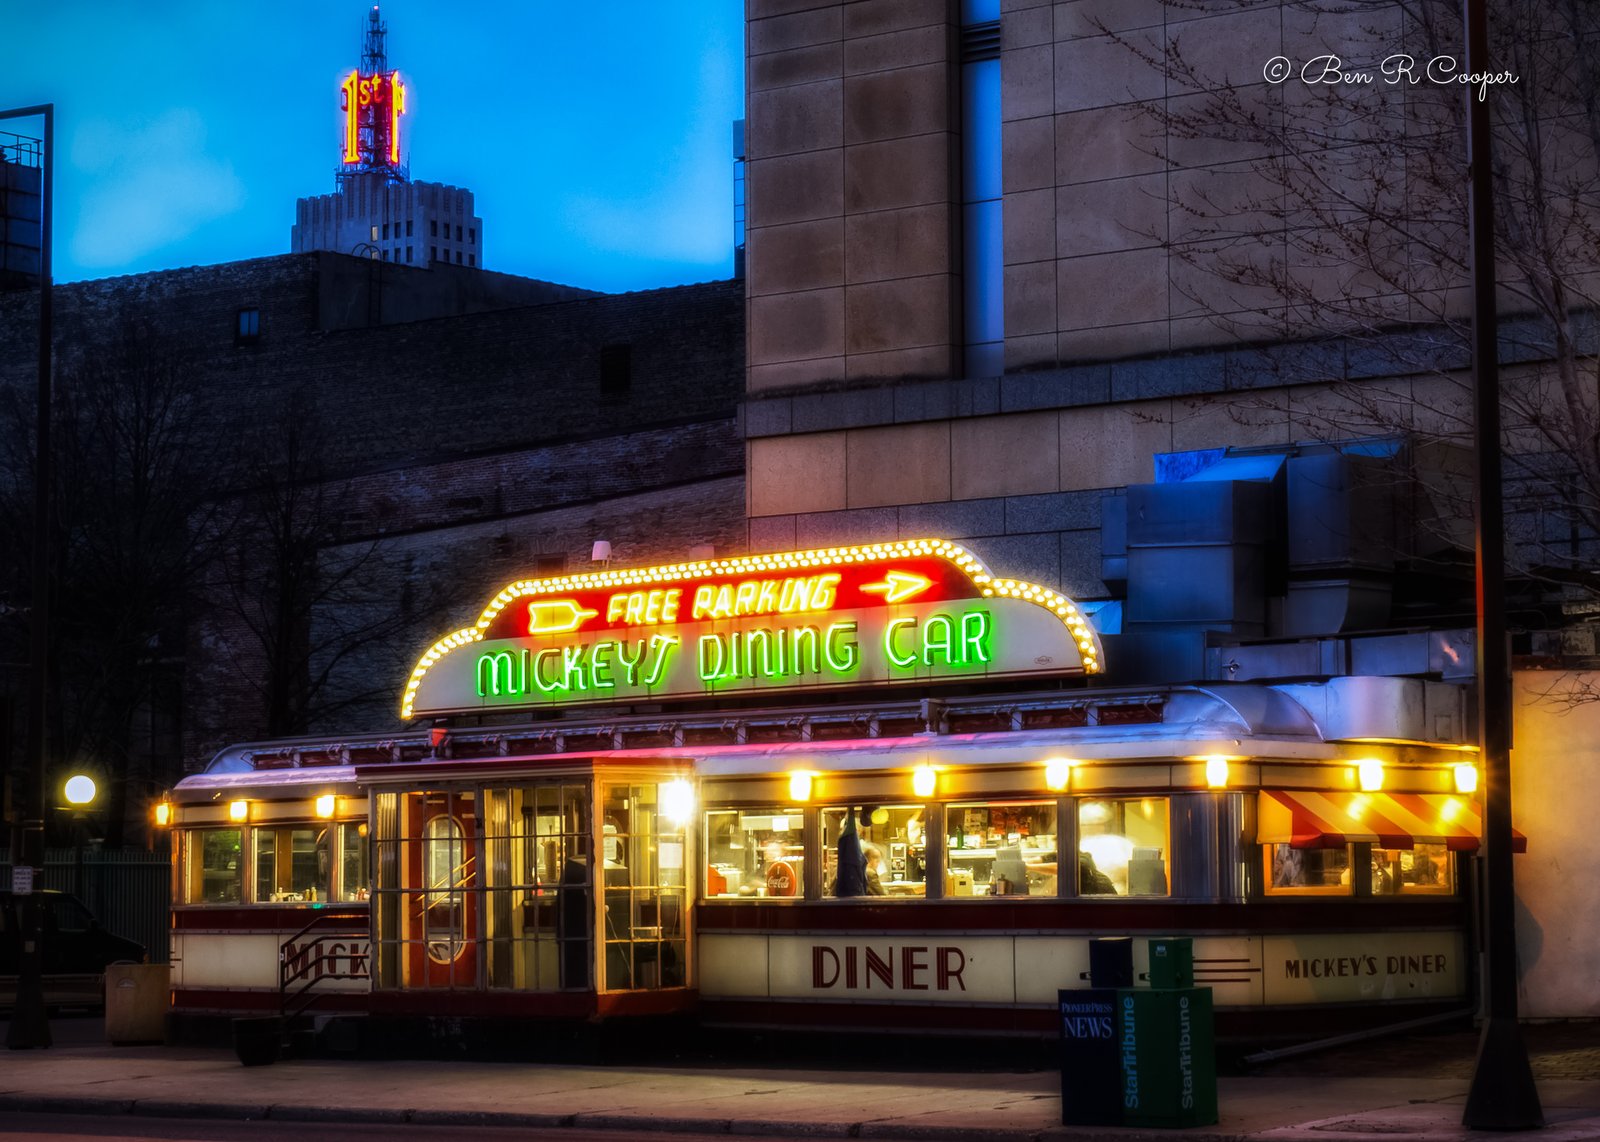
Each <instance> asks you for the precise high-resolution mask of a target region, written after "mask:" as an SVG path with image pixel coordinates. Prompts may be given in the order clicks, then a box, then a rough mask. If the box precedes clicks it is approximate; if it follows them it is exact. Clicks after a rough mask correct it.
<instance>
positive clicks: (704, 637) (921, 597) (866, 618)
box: [400, 539, 1104, 718]
mask: <svg viewBox="0 0 1600 1142" xmlns="http://www.w3.org/2000/svg"><path fill="white" fill-rule="evenodd" d="M1103 661H1104V660H1103V657H1102V654H1101V648H1100V640H1099V637H1098V636H1097V635H1096V633H1095V631H1094V628H1093V627H1091V626H1090V625H1089V623H1088V621H1087V620H1086V619H1085V618H1084V617H1083V615H1082V614H1081V613H1080V612H1079V610H1078V608H1077V606H1076V605H1075V604H1074V603H1073V602H1072V600H1070V599H1068V598H1066V597H1064V596H1062V595H1060V594H1058V593H1056V592H1055V591H1052V590H1050V589H1049V588H1048V587H1042V586H1039V585H1037V584H1034V583H1026V582H1022V581H1020V580H1015V579H1001V578H996V577H995V576H994V575H992V574H991V573H990V571H989V569H988V568H987V567H986V566H984V564H983V563H982V561H981V560H979V559H978V558H977V557H976V556H974V555H973V554H972V553H971V552H969V551H967V550H966V549H964V548H962V547H960V546H959V545H957V544H954V543H950V542H948V541H946V540H938V539H928V540H911V541H905V542H899V543H880V544H871V545H867V546H862V547H836V548H828V549H826V550H820V551H794V552H788V553H785V554H781V555H752V556H747V557H744V558H741V559H724V560H714V561H702V562H696V563H683V564H676V565H672V566H661V567H646V568H639V569H636V570H617V571H612V570H607V571H599V572H594V573H590V574H586V575H571V576H563V577H561V578H553V579H534V580H521V581H518V582H516V583H512V584H510V585H509V586H507V587H506V588H505V589H504V590H502V591H500V592H499V594H497V595H495V597H494V598H493V599H492V600H490V602H489V605H488V606H487V607H485V608H484V611H483V613H482V614H481V615H480V616H479V617H478V621H477V622H476V623H475V624H474V625H473V626H471V627H467V628H465V629H463V630H459V631H456V632H454V633H452V634H450V635H447V636H446V637H444V638H442V639H440V640H439V641H438V642H436V643H435V644H434V645H433V646H432V647H430V648H429V649H428V651H427V653H426V654H424V655H423V656H422V658H421V660H420V661H419V662H418V663H417V666H416V669H415V670H413V671H412V674H411V678H410V680H409V681H408V683H407V684H406V689H405V694H404V696H403V697H402V699H401V709H400V713H401V716H402V717H404V718H412V717H419V716H425V715H436V714H446V713H460V712H466V711H482V710H485V709H516V708H519V707H520V708H528V707H536V706H558V705H559V706H566V705H573V704H578V703H582V702H596V701H608V702H616V701H626V700H635V699H637V700H651V701H655V700H661V699H666V698H692V697H706V696H711V695H715V694H721V693H729V692H751V691H757V692H760V691H781V690H804V689H808V688H815V687H827V686H843V685H852V686H859V685H863V684H876V683H898V682H919V681H920V682H927V681H933V680H939V679H947V678H985V677H1010V676H1017V675H1026V674H1039V673H1063V672H1068V673H1088V674H1094V673H1098V672H1099V671H1101V670H1103V669H1104V666H1103Z"/></svg>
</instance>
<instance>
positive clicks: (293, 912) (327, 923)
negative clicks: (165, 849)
mask: <svg viewBox="0 0 1600 1142" xmlns="http://www.w3.org/2000/svg"><path fill="white" fill-rule="evenodd" d="M319 916H327V917H330V919H327V920H324V921H322V923H321V924H319V925H318V926H317V927H316V928H313V929H312V932H313V933H328V934H330V935H331V934H332V933H334V932H365V931H367V930H368V929H369V928H370V927H371V919H370V917H371V911H370V909H369V908H368V907H367V905H365V904H343V905H338V906H329V907H325V908H309V907H304V906H301V907H297V908H284V907H281V906H273V905H270V904H269V905H260V904H252V905H239V904H231V905H230V904H196V905H191V906H187V907H185V906H182V905H180V906H179V907H176V908H174V909H173V910H172V926H173V928H174V929H177V930H180V931H187V930H193V929H201V930H211V931H215V930H216V929H218V928H227V929H229V930H230V931H232V930H246V929H260V930H262V931H273V932H276V931H280V930H282V931H289V932H298V931H299V930H300V929H301V928H304V927H305V926H306V925H307V924H309V923H311V921H313V920H315V919H317V918H318V917H319ZM332 917H338V919H337V920H334V919H332Z"/></svg>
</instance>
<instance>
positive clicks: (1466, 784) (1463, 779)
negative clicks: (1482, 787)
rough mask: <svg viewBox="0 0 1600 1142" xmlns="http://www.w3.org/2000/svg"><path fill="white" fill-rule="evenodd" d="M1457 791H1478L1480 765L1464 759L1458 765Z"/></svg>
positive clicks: (1456, 771) (1456, 773)
mask: <svg viewBox="0 0 1600 1142" xmlns="http://www.w3.org/2000/svg"><path fill="white" fill-rule="evenodd" d="M1455 777H1456V792H1457V793H1476V792H1477V791H1478V767H1477V766H1476V765H1473V764H1472V763H1471V762H1470V761H1463V762H1462V763H1461V764H1460V765H1458V766H1456V770H1455Z"/></svg>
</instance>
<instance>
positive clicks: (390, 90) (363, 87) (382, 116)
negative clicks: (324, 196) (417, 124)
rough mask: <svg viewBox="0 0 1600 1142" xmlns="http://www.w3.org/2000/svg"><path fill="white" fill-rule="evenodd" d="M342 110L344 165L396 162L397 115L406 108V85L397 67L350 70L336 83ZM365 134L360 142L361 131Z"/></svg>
mask: <svg viewBox="0 0 1600 1142" xmlns="http://www.w3.org/2000/svg"><path fill="white" fill-rule="evenodd" d="M339 90H340V92H341V93H342V94H343V101H342V103H341V106H340V109H341V110H342V111H343V112H344V161H345V163H346V164H347V165H355V164H357V163H363V162H365V163H367V164H369V165H371V166H399V165H400V116H401V115H402V114H403V113H404V112H405V109H406V86H405V84H404V83H402V82H401V81H400V73H399V72H398V71H391V72H386V73H383V74H379V75H362V74H360V73H359V72H354V71H352V72H351V73H350V74H349V75H347V76H345V77H344V82H343V83H342V84H340V87H339ZM363 130H364V131H366V132H367V134H368V136H369V141H368V146H367V147H366V148H365V149H364V148H363V147H362V145H361V143H362V141H361V136H362V132H363Z"/></svg>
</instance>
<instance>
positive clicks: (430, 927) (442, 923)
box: [422, 814, 464, 963]
mask: <svg viewBox="0 0 1600 1142" xmlns="http://www.w3.org/2000/svg"><path fill="white" fill-rule="evenodd" d="M463 847H464V846H463V844H462V831H461V823H460V822H459V821H457V820H456V819H455V818H454V817H450V816H446V815H444V814H440V815H439V816H437V817H433V818H430V819H429V821H428V823H427V824H425V825H424V826H423V827H422V875H423V878H424V881H425V883H426V884H427V889H428V893H427V946H428V956H429V958H430V959H432V960H434V961H435V962H437V963H449V962H450V961H451V960H453V959H455V958H456V956H457V955H458V954H459V953H460V951H461V944H462V935H463V933H462V931H461V904H462V900H461V893H460V869H461V863H462V857H463V851H462V850H463Z"/></svg>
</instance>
